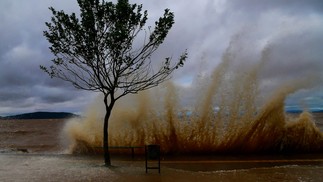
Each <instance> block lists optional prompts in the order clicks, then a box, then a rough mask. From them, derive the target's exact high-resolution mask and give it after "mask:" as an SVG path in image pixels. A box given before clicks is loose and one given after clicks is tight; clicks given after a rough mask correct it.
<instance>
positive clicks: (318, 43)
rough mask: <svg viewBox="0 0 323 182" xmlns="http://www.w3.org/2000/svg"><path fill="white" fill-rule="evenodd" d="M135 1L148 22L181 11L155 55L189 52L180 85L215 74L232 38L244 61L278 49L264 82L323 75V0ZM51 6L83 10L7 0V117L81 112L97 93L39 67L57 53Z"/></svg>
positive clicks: (3, 91) (2, 44)
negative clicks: (50, 33) (49, 31)
mask: <svg viewBox="0 0 323 182" xmlns="http://www.w3.org/2000/svg"><path fill="white" fill-rule="evenodd" d="M114 2H115V1H114ZM130 2H131V3H138V4H143V9H147V10H148V18H149V20H148V22H147V25H154V22H155V21H156V20H158V18H159V17H160V16H161V15H162V14H163V10H164V9H165V8H169V9H170V10H171V11H173V12H174V13H175V24H174V27H173V29H172V30H171V32H170V33H169V35H168V37H167V39H166V40H165V42H164V44H163V45H161V47H160V49H159V50H158V51H157V54H156V55H155V58H156V59H162V58H165V57H168V56H172V57H173V59H176V58H177V57H178V56H179V55H180V54H181V53H182V52H183V51H184V50H185V49H188V52H189V59H188V60H187V63H186V65H185V66H184V68H182V69H180V70H178V71H177V72H176V73H175V74H174V80H175V81H176V83H178V84H181V85H184V86H186V87H189V85H190V84H191V82H192V80H194V77H195V76H196V75H198V74H208V73H210V72H211V71H212V70H213V69H214V68H215V67H216V66H217V65H218V64H219V62H220V61H221V57H222V55H223V53H224V52H225V50H226V49H227V47H228V46H229V45H230V43H231V44H235V45H234V46H233V47H234V49H233V50H232V51H236V52H235V54H236V55H237V60H236V61H238V62H240V64H241V63H244V62H247V61H251V62H255V61H259V59H260V55H261V51H262V50H263V49H264V48H265V47H266V46H271V49H272V50H271V51H272V52H271V55H270V56H269V58H270V59H269V60H268V61H267V62H266V63H265V67H264V71H263V72H262V77H261V80H260V81H261V83H262V85H276V86H277V85H280V84H282V83H283V81H286V80H290V79H293V78H301V77H306V76H308V75H309V73H314V74H318V75H319V76H321V77H323V76H322V71H320V70H322V69H323V66H322V65H323V60H322V57H323V56H322V51H321V48H322V44H323V34H322V32H323V13H322V12H323V11H322V10H323V3H322V2H321V0H285V1H281V0H271V1H270V0H230V1H229V0H228V1H223V0H203V1H187V0H176V1H173V0H163V1H140V0H130ZM49 6H53V7H55V8H56V9H57V10H60V9H64V10H65V11H66V12H78V6H77V2H76V0H68V1H66V0H28V1H21V0H1V1H0V115H2V114H5V113H12V112H22V111H33V110H40V109H47V110H73V111H80V110H82V109H81V108H82V107H84V106H85V105H86V104H87V103H88V102H89V100H91V99H92V98H93V95H95V94H92V93H89V92H83V91H78V90H76V89H74V88H73V87H72V86H71V85H70V84H69V83H66V82H63V81H61V80H58V79H50V78H49V77H48V75H46V74H45V73H43V72H42V71H41V70H40V69H39V65H40V64H43V65H49V60H50V59H51V58H52V54H51V53H50V51H49V50H48V47H49V45H48V43H47V41H46V39H45V38H44V37H43V35H42V31H43V30H45V28H46V27H45V25H44V22H46V21H49V20H50V17H51V14H50V11H49V10H48V7H49ZM237 37H238V38H237ZM239 50H243V51H242V52H239ZM314 95H315V94H314V93H313V96H314ZM298 97H303V95H299V96H298Z"/></svg>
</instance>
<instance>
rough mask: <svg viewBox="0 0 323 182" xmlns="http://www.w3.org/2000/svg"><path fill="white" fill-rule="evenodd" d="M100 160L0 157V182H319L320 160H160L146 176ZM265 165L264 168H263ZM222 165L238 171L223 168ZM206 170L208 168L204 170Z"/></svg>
mask: <svg viewBox="0 0 323 182" xmlns="http://www.w3.org/2000/svg"><path fill="white" fill-rule="evenodd" d="M102 161H103V160H102V159H101V158H99V157H89V156H75V155H39V154H37V155H32V154H1V155H0V163H1V165H0V181H196V180H199V181H240V182H241V181H320V180H321V179H322V178H323V173H322V170H323V163H322V160H321V159H315V160H307V161H306V160H305V161H300V160H299V161H284V162H283V163H284V164H282V163H281V162H279V161H267V162H265V161H173V160H172V161H163V162H162V168H161V173H160V174H158V172H157V171H156V170H150V171H149V173H148V174H146V173H145V166H144V162H143V161H140V160H135V161H132V160H113V165H114V166H115V167H112V168H106V167H104V166H103V162H102ZM266 165H267V167H266ZM224 166H227V167H228V168H232V167H234V166H236V167H237V168H238V169H222V170H220V169H221V168H223V167H224ZM206 168H207V169H206ZM243 168H245V169H243Z"/></svg>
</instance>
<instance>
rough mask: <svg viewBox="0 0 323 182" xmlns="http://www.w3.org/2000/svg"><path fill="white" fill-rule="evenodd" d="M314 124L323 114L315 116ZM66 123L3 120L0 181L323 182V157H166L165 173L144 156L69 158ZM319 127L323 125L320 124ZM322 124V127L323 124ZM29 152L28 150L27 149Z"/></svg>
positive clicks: (0, 124)
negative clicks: (109, 161) (151, 166)
mask: <svg viewBox="0 0 323 182" xmlns="http://www.w3.org/2000/svg"><path fill="white" fill-rule="evenodd" d="M314 116H315V117H316V120H320V119H318V118H322V115H314ZM65 122H66V121H65V120H0V138H1V140H0V151H1V153H0V181H174V180H176V181H196V180H200V181H201V180H202V181H215V180H216V181H240V182H241V181H321V180H322V179H323V173H322V171H323V155H322V154H320V153H316V154H293V155H292V154H281V155H224V156H197V155H194V156H181V155H177V156H163V157H162V162H161V174H158V172H157V171H155V170H150V171H149V173H148V174H146V173H145V164H144V159H143V157H142V156H136V157H135V159H134V160H132V159H131V157H130V156H118V155H112V163H113V165H114V167H112V168H106V167H104V166H103V159H102V156H100V155H98V156H93V155H72V154H68V153H67V152H66V151H67V150H66V147H68V145H67V144H66V143H65V142H66V141H64V137H63V134H62V129H63V127H64V125H65ZM319 124H320V123H319ZM319 124H318V126H320V125H319ZM24 149H26V150H27V151H24Z"/></svg>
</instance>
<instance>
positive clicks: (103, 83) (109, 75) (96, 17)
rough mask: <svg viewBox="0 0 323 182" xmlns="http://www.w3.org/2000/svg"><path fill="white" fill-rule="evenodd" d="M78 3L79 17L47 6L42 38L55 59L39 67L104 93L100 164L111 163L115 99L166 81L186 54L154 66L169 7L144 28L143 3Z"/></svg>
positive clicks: (169, 19) (168, 22)
mask: <svg viewBox="0 0 323 182" xmlns="http://www.w3.org/2000/svg"><path fill="white" fill-rule="evenodd" d="M77 2H78V4H79V7H80V16H77V15H76V14H75V13H72V14H70V15H69V14H66V13H65V12H64V11H63V10H61V11H56V10H55V9H54V8H53V7H50V8H49V9H50V10H51V12H52V14H53V17H52V18H51V22H46V26H47V28H48V30H46V31H44V36H45V37H46V38H47V40H48V41H49V43H50V45H51V46H50V47H49V48H50V50H51V52H52V53H53V54H54V56H55V58H54V59H53V60H52V62H53V65H52V66H50V67H45V66H40V67H41V69H42V70H44V71H45V72H47V73H48V74H49V75H50V76H51V77H52V78H53V77H56V78H59V79H62V80H65V81H68V82H71V83H72V84H73V85H74V86H75V87H76V88H78V89H83V90H89V91H96V92H102V93H103V95H104V104H105V109H106V114H105V118H104V128H103V133H104V135H103V136H104V138H103V148H104V158H105V165H106V166H110V165H111V161H110V154H109V149H108V146H109V143H108V141H109V140H108V136H109V135H108V123H109V117H110V114H111V111H112V109H113V106H114V104H115V102H116V101H117V100H118V99H120V98H121V97H123V96H125V95H127V94H135V93H138V92H139V91H142V90H146V89H149V88H152V87H155V86H157V85H158V84H160V83H162V82H164V81H165V80H167V79H169V78H170V75H171V73H172V72H173V71H174V70H175V69H177V68H179V67H181V66H183V64H184V61H185V60H186V58H187V52H186V51H184V53H183V54H182V55H181V56H180V57H179V60H178V61H176V62H175V63H172V61H171V58H170V57H167V58H165V60H162V61H161V65H160V66H159V67H158V68H155V67H154V65H156V64H155V63H153V60H152V59H151V55H152V54H153V53H154V52H155V51H156V50H157V48H158V47H159V45H160V44H162V43H163V41H164V39H165V38H166V36H167V34H168V32H169V30H170V29H171V27H172V25H173V24H174V14H173V13H172V12H170V10H169V9H165V12H164V15H163V16H162V17H160V18H159V20H158V21H156V22H155V26H154V28H151V27H148V28H147V29H145V24H146V21H147V15H148V14H147V11H142V5H137V4H129V2H128V0H118V2H117V3H115V4H114V3H112V2H105V1H102V0H78V1H77ZM140 37H141V39H140ZM139 42H140V43H139ZM134 44H136V45H140V46H136V47H135V46H134Z"/></svg>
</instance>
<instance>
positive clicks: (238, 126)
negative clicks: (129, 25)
mask: <svg viewBox="0 0 323 182" xmlns="http://www.w3.org/2000/svg"><path fill="white" fill-rule="evenodd" d="M233 53H234V51H232V47H230V46H229V48H228V49H227V50H226V52H225V53H224V55H223V57H222V62H221V63H220V64H219V65H218V66H217V67H216V68H215V70H214V71H213V73H212V74H211V75H210V78H208V79H205V80H204V81H206V82H207V83H206V84H202V86H201V87H202V88H199V89H195V90H196V91H197V92H198V93H196V94H195V95H198V96H199V97H198V98H196V101H195V102H192V103H196V104H195V105H193V106H190V107H188V108H190V109H187V107H182V106H181V104H180V99H181V98H180V95H181V92H182V91H181V92H179V91H178V90H179V88H178V87H177V86H176V85H174V84H173V83H167V84H163V85H161V87H158V88H154V89H151V90H149V91H145V92H141V93H139V94H137V95H129V96H126V97H125V98H124V99H122V100H120V101H119V102H118V103H117V104H116V106H115V107H114V109H113V112H112V115H111V118H110V126H109V134H110V135H109V143H110V145H111V146H140V145H145V144H156V143H157V144H160V145H161V149H162V151H163V153H187V154H201V153H204V154H205V153H209V154H210V153H273V152H274V153H279V152H322V151H323V135H322V133H321V131H320V130H319V129H318V128H317V127H316V126H315V122H314V120H313V118H312V117H311V114H310V113H308V112H306V111H305V112H303V113H302V114H301V115H300V116H299V117H298V118H294V119H290V118H289V117H287V116H286V113H285V111H284V101H285V99H286V97H287V96H288V95H289V94H292V93H294V92H296V91H298V90H299V89H302V88H307V87H308V86H309V85H310V84H308V83H307V82H306V78H305V79H304V80H297V81H294V82H288V83H285V84H284V85H282V86H281V87H280V88H279V89H277V90H276V91H275V92H274V93H273V94H272V96H270V97H267V99H262V100H263V101H261V102H260V100H261V99H259V98H260V97H261V94H262V93H261V92H260V90H261V89H260V88H259V77H260V73H261V70H262V68H263V67H264V66H265V64H266V61H268V59H269V57H270V54H271V49H270V47H269V46H267V47H265V48H264V49H263V50H262V53H261V57H260V61H259V62H257V63H253V64H251V65H248V64H247V65H241V66H239V64H242V63H236V62H235V61H234V60H235V59H239V57H238V56H237V55H236V54H233ZM235 64H238V66H236V65H235ZM194 86H195V85H192V86H191V87H194ZM310 86H311V85H310ZM101 102H102V99H101V98H98V100H97V101H96V102H94V104H92V105H91V106H90V107H89V110H88V111H87V113H86V114H85V116H84V117H83V118H80V119H73V120H71V121H70V122H68V124H67V125H66V127H65V131H66V133H67V134H68V137H69V138H70V140H71V148H70V150H71V152H72V153H95V152H99V151H100V150H99V149H100V147H101V146H102V130H103V129H102V122H103V116H104V110H103V104H102V103H101ZM184 108H185V109H184Z"/></svg>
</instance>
